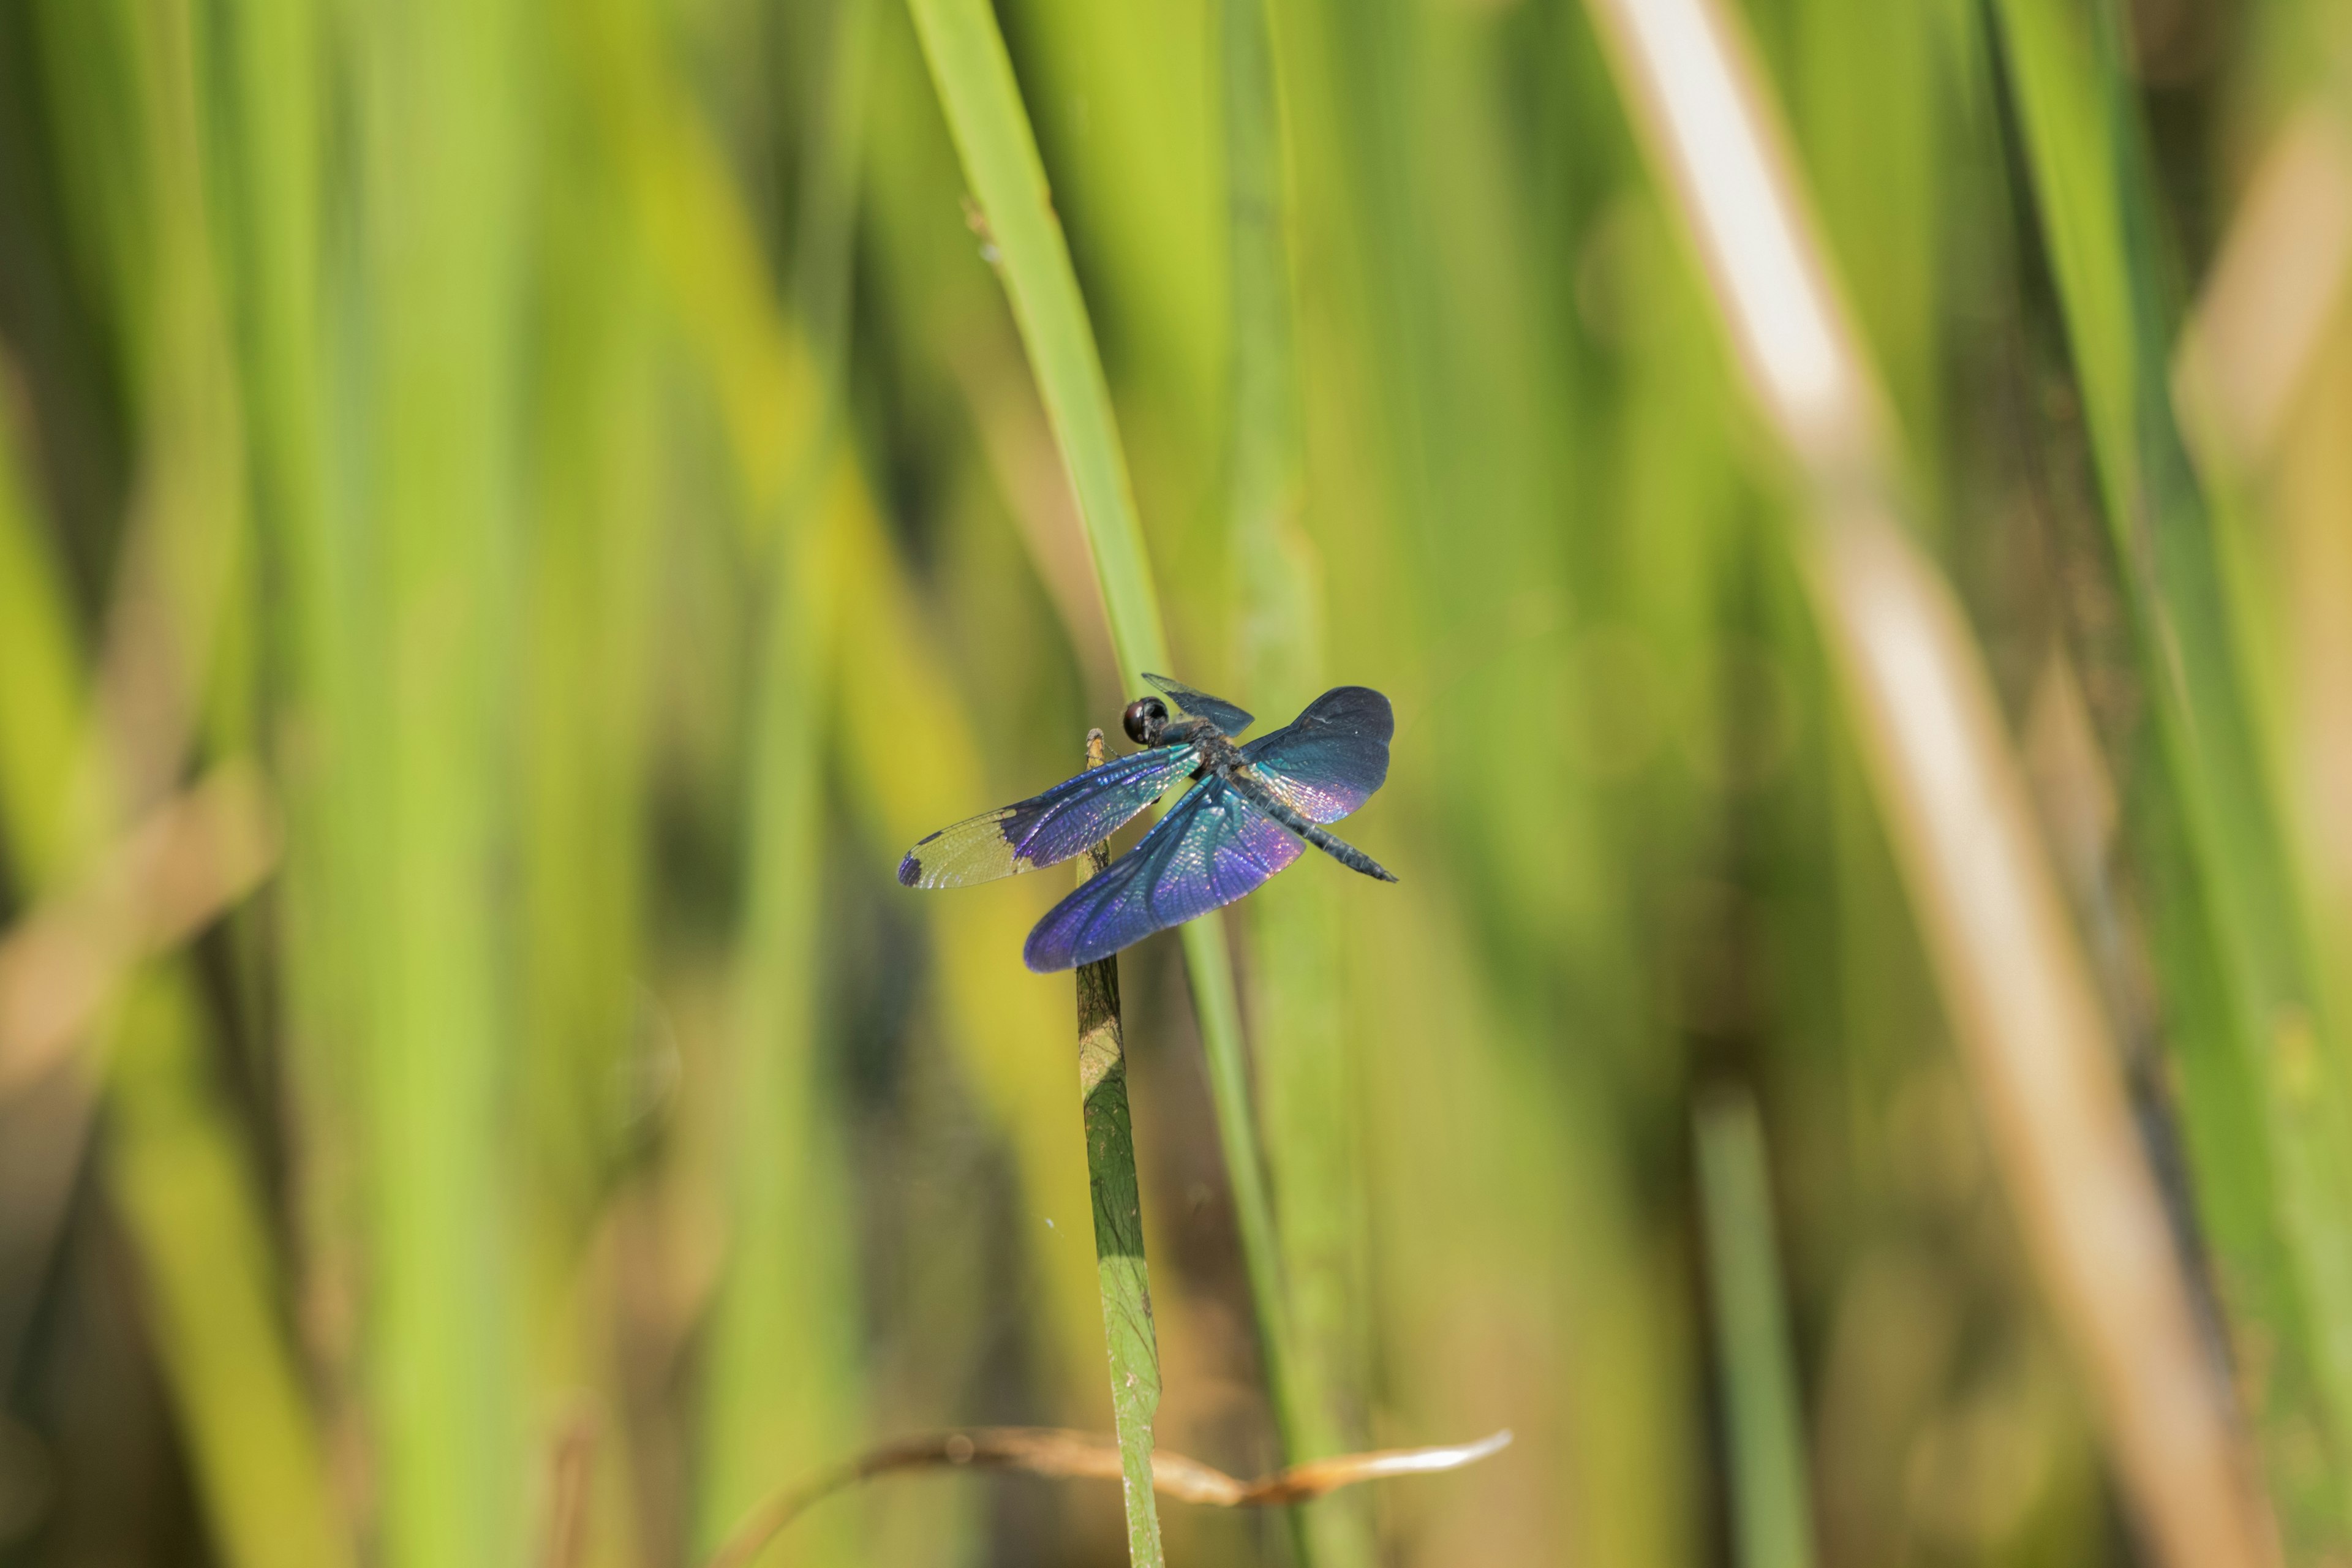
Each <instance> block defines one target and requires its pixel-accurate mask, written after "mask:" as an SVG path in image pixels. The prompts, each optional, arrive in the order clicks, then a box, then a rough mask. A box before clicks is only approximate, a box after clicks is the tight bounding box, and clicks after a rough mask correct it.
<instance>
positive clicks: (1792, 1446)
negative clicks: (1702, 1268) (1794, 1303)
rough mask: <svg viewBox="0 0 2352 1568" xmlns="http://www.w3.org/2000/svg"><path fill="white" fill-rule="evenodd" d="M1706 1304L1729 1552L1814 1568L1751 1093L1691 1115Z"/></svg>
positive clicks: (1761, 1563)
mask: <svg viewBox="0 0 2352 1568" xmlns="http://www.w3.org/2000/svg"><path fill="white" fill-rule="evenodd" d="M1696 1139H1697V1148H1698V1186H1699V1205H1700V1218H1701V1220H1702V1221H1703V1224H1704V1230H1705V1235H1706V1285H1707V1300H1708V1302H1709V1304H1710V1305H1711V1306H1712V1307H1713V1309H1714V1313H1715V1353H1716V1361H1717V1367H1718V1369H1719V1373H1720V1376H1721V1378H1722V1386H1723V1404H1724V1415H1725V1418H1726V1425H1727V1428H1728V1430H1729V1433H1730V1441H1729V1443H1728V1445H1727V1447H1728V1449H1729V1453H1730V1462H1731V1484H1732V1502H1733V1509H1732V1534H1733V1538H1734V1540H1735V1541H1736V1542H1738V1547H1737V1550H1736V1551H1735V1552H1734V1557H1735V1558H1736V1560H1737V1561H1738V1563H1740V1565H1741V1568H1811V1565H1812V1563H1813V1561H1814V1558H1813V1531H1812V1500H1811V1495H1810V1493H1809V1489H1808V1488H1807V1486H1806V1480H1805V1422H1804V1411H1803V1408H1802V1406H1801V1405H1800V1403H1799V1401H1798V1398H1797V1369H1796V1364H1795V1355H1794V1352H1793V1350H1792V1349H1791V1347H1790V1342H1789V1325H1788V1321H1787V1317H1786V1313H1785V1311H1784V1310H1783V1309H1782V1307H1781V1291H1780V1262H1779V1260H1778V1258H1777V1257H1776V1254H1775V1248H1774V1245H1773V1240H1772V1189H1771V1180H1770V1173H1769V1170H1768V1168H1767V1166H1766V1164H1765V1160H1764V1127H1763V1122H1762V1121H1761V1120H1760V1119H1759V1117H1758V1116H1757V1114H1756V1103H1755V1101H1754V1100H1750V1099H1748V1097H1747V1096H1746V1095H1745V1094H1738V1095H1732V1094H1722V1095H1718V1096H1717V1097H1716V1098H1713V1099H1710V1100H1706V1101H1705V1102H1704V1103H1702V1104H1701V1105H1700V1106H1699V1108H1698V1110H1697V1113H1696Z"/></svg>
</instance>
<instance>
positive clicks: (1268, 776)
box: [1242, 686, 1396, 822]
mask: <svg viewBox="0 0 2352 1568" xmlns="http://www.w3.org/2000/svg"><path fill="white" fill-rule="evenodd" d="M1395 730H1396V716H1395V714H1394V713H1393V712H1391V710H1390V708H1389V700H1388V699H1387V698H1385V697H1383V696H1381V694H1380V693H1379V692H1377V691H1375V690H1373V689H1371V688H1370V687H1369V686H1339V687H1334V688H1332V689H1330V690H1328V691H1327V692H1325V693H1324V694H1323V695H1322V696H1320V697H1318V698H1317V699H1316V700H1314V701H1312V702H1310V703H1308V704H1307V710H1306V711H1305V712H1303V713H1301V714H1299V716H1298V717H1297V719H1295V720H1293V721H1290V722H1289V723H1287V724H1285V725H1284V726H1283V727H1282V728H1281V729H1279V730H1276V731H1274V733H1272V734H1270V735H1262V736H1260V737H1259V738H1258V739H1256V740H1255V741H1252V742H1250V743H1249V744H1248V745H1246V746H1244V747H1243V748H1242V755H1243V756H1244V758H1246V759H1248V761H1249V763H1250V765H1251V766H1252V767H1254V768H1255V769H1256V770H1257V773H1258V777H1259V779H1260V780H1261V782H1263V783H1264V784H1265V786H1266V787H1267V788H1268V789H1270V790H1272V791H1273V792H1274V793H1275V794H1276V795H1280V796H1281V797H1282V801H1283V804H1284V805H1287V806H1289V807H1290V808H1291V809H1292V810H1293V811H1295V812H1297V813H1298V815H1299V816H1303V817H1305V818H1307V821H1309V822H1337V821H1339V819H1340V818H1341V817H1343V816H1347V815H1348V814H1349V812H1351V811H1353V810H1355V809H1356V808H1357V807H1358V806H1360V805H1363V804H1364V802H1366V801H1367V800H1370V798H1371V795H1372V792H1373V791H1374V790H1376V789H1378V788H1380V787H1381V784H1384V783H1386V782H1387V780H1388V776H1389V737H1390V735H1391V734H1392V733H1394V731H1395Z"/></svg>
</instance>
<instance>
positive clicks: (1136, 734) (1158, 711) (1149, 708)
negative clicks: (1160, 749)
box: [1120, 697, 1168, 746]
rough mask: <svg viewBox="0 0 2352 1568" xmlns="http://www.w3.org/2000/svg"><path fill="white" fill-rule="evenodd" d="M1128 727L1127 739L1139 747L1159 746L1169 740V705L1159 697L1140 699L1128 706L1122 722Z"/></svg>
mask: <svg viewBox="0 0 2352 1568" xmlns="http://www.w3.org/2000/svg"><path fill="white" fill-rule="evenodd" d="M1120 722H1121V723H1123V724H1125V725H1126V727H1127V738H1128V739H1129V740H1130V741H1132V742H1135V743H1136V744H1137V745H1139V746H1157V745H1159V744H1160V742H1162V741H1163V740H1165V739H1166V738H1167V734H1168V704H1166V703H1165V702H1162V701H1160V699H1158V698H1157V697H1139V698H1137V699H1136V700H1134V701H1132V702H1130V703H1129V704H1128V705H1127V713H1126V715H1125V717H1124V718H1122V719H1121V721H1120Z"/></svg>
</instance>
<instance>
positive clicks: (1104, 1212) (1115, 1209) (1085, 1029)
mask: <svg viewBox="0 0 2352 1568" xmlns="http://www.w3.org/2000/svg"><path fill="white" fill-rule="evenodd" d="M1106 760H1108V759H1107V753H1106V752H1105V750H1104V747H1103V738H1102V731H1099V730H1097V731H1094V732H1093V733H1091V734H1089V735H1088V736H1087V766H1088V767H1090V768H1095V767H1100V766H1101V765H1102V764H1103V763H1104V762H1105V761H1106ZM1109 865H1110V845H1109V844H1108V842H1105V843H1101V844H1097V845H1096V846H1095V847H1093V848H1091V849H1089V850H1088V851H1087V853H1086V855H1085V857H1084V858H1082V859H1080V861H1079V862H1078V881H1079V882H1080V883H1081V884H1084V883H1085V881H1086V880H1087V878H1089V877H1092V876H1096V875H1098V874H1099V873H1101V872H1102V871H1103V870H1105V869H1106V868H1108V866H1109ZM1077 979H1078V1098H1079V1100H1080V1103H1081V1105H1082V1107H1083V1109H1084V1110H1085V1117H1086V1129H1087V1188H1088V1190H1089V1191H1090V1192H1091V1193H1092V1194H1093V1196H1094V1211H1095V1275H1096V1279H1097V1283H1098V1285H1099V1286H1100V1288H1101V1290H1102V1310H1103V1342H1104V1345H1105V1348H1106V1349H1107V1350H1108V1352H1109V1356H1110V1408H1111V1416H1112V1420H1113V1422H1114V1424H1115V1425H1116V1426H1117V1429H1118V1466H1119V1474H1120V1480H1121V1482H1122V1486H1123V1489H1124V1492H1125V1496H1126V1500H1127V1558H1128V1562H1129V1563H1131V1564H1133V1568H1160V1563H1161V1561H1162V1560H1163V1559H1162V1554H1161V1552H1160V1503H1159V1500H1158V1497H1157V1496H1156V1494H1155V1493H1154V1492H1153V1491H1152V1489H1151V1447H1152V1443H1151V1420H1152V1416H1153V1415H1155V1414H1156V1413H1157V1412H1158V1410H1159V1408H1160V1342H1159V1339H1158V1337H1157V1335H1156V1334H1155V1333H1154V1331H1153V1329H1152V1324H1151V1275H1150V1268H1148V1267H1147V1266H1146V1264H1145V1262H1144V1259H1143V1195H1142V1190H1141V1188H1140V1186H1139V1184H1138V1183H1137V1180H1136V1174H1135V1129H1134V1124H1133V1121H1132V1120H1131V1118H1130V1117H1129V1112H1128V1104H1127V1042H1126V1039H1125V1037H1124V1033H1123V1031H1122V1028H1121V1026H1120V1022H1119V1015H1118V956H1117V955H1116V954H1114V955H1112V956H1111V957H1109V958H1106V959H1103V960H1101V961H1099V962H1098V963H1087V964H1082V965H1080V966H1079V968H1078V976H1077Z"/></svg>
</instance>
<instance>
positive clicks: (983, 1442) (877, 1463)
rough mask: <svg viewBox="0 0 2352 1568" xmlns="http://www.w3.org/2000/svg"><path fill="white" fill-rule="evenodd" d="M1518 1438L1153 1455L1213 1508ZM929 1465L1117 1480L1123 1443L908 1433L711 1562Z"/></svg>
mask: <svg viewBox="0 0 2352 1568" xmlns="http://www.w3.org/2000/svg"><path fill="white" fill-rule="evenodd" d="M1510 1441H1511V1435H1510V1433H1509V1432H1507V1431H1503V1432H1496V1433H1493V1434H1491V1435H1490V1436H1485V1437H1481V1438H1480V1439H1478V1440H1477V1441H1476V1442H1475V1443H1455V1444H1449V1445H1446V1446H1444V1447H1433V1448H1381V1449H1375V1450H1373V1451H1371V1452H1369V1453H1362V1454H1337V1455H1334V1456H1332V1457H1331V1458H1326V1459H1311V1460H1308V1461H1307V1463H1305V1464H1303V1465H1293V1466H1291V1467H1290V1468H1288V1469H1285V1470H1276V1471H1275V1472H1274V1473H1273V1474H1272V1475H1270V1476H1261V1477H1259V1478H1258V1479H1255V1480H1249V1481H1244V1480H1240V1479H1236V1478H1234V1477H1233V1476H1229V1475H1227V1474H1225V1473H1224V1472H1223V1470H1220V1469H1215V1468H1212V1467H1210V1466H1208V1465H1204V1464H1202V1463H1201V1461H1200V1460H1198V1459H1190V1458H1185V1457H1184V1456H1183V1455H1181V1454H1171V1453H1168V1452H1166V1451H1165V1450H1162V1451H1160V1452H1159V1453H1156V1454H1154V1455H1152V1457H1151V1489H1152V1490H1154V1491H1156V1492H1158V1493H1159V1494H1160V1496H1162V1497H1168V1498H1173V1499H1175V1500H1177V1501H1179V1502H1190V1503H1199V1504H1201V1505H1202V1506H1203V1507H1205V1508H1273V1507H1278V1506H1280V1505H1283V1504H1286V1503H1297V1502H1309V1501H1312V1500H1314V1499H1316V1498H1319V1497H1321V1496H1323V1495H1324V1494H1326V1493H1327V1492H1334V1491H1337V1490H1339V1489H1340V1488H1341V1487H1349V1486H1354V1485H1356V1484H1357V1483H1359V1482H1360V1481H1375V1480H1383V1479H1388V1478H1390V1477H1393V1476H1422V1475H1431V1474H1433V1473H1435V1472H1438V1471H1441V1470H1455V1469H1460V1468H1462V1467H1463V1466H1465V1465H1473V1464H1475V1463H1477V1462H1478V1461H1479V1460H1480V1459H1484V1458H1488V1457H1489V1456H1491V1455H1494V1454H1498V1453H1500V1452H1502V1450H1503V1449H1505V1448H1506V1447H1509V1446H1510ZM929 1469H982V1470H1018V1471H1021V1472H1022V1473H1024V1474H1025V1475H1033V1476H1044V1477H1046V1478H1048V1479H1054V1480H1085V1481H1116V1480H1118V1479H1119V1465H1118V1442H1117V1441H1116V1440H1114V1439H1112V1438H1110V1437H1108V1436H1103V1435H1102V1434H1100V1433H1095V1432H1073V1431H1070V1430H1067V1429H1066V1428H1063V1427H1058V1426H971V1427H965V1428H962V1429H961V1430H958V1431H952V1432H926V1433H923V1434H921V1435H920V1436H913V1437H901V1438H898V1440H896V1441H895V1442H889V1443H885V1444H883V1445H882V1446H880V1447H876V1448H870V1449H868V1450H866V1452H865V1453H863V1454H860V1455H859V1456H858V1457H857V1458H854V1459H852V1460H850V1461H849V1462H848V1463H846V1464H845V1465H842V1466H840V1467H839V1468H835V1469H833V1470H830V1471H827V1472H826V1473H825V1474H824V1475H821V1476H818V1477H817V1478H815V1479H814V1480H810V1481H806V1482H803V1484H802V1485H800V1486H797V1487H793V1488H792V1489H788V1490H785V1491H782V1492H778V1493H777V1494H776V1495H775V1496H774V1497H772V1498H771V1499H769V1500H767V1501H766V1502H764V1503H762V1504H761V1505H760V1506H759V1507H758V1508H757V1509H755V1510H752V1512H751V1515H750V1517H748V1518H747V1519H745V1520H744V1521H743V1523H742V1525H741V1526H740V1528H738V1529H737V1531H735V1533H734V1534H733V1535H731V1536H730V1537H729V1538H728V1540H727V1543H726V1544H725V1545H724V1546H721V1547H720V1548H719V1551H718V1552H717V1553H716V1554H715V1555H714V1556H713V1557H712V1558H711V1559H710V1562H709V1568H747V1565H748V1564H749V1563H751V1561H752V1559H754V1558H755V1557H757V1556H758V1555H759V1554H760V1552H761V1549H762V1548H764V1547H765V1546H766V1545H767V1544H768V1543H769V1542H771V1541H772V1540H774V1539H775V1537H776V1535H777V1533H778V1532H779V1531H782V1530H783V1529H784V1527H785V1526H787V1525H789V1524H791V1523H792V1521H793V1520H795V1519H797V1518H799V1517H800V1516H801V1515H802V1514H803V1513H804V1512H806V1511H807V1510H808V1509H809V1508H810V1507H811V1506H813V1505H814V1504H815V1503H818V1502H820V1501H822V1500H824V1499H825V1498H828V1497H831V1496H832V1495H833V1494H834V1493H835V1492H837V1491H840V1490H842V1489H845V1488H847V1487H852V1486H855V1485H856V1484H857V1483H858V1482H860V1481H864V1480H870V1479H873V1478H874V1477H876V1476H885V1475H890V1474H892V1473H894V1472H896V1471H899V1470H929Z"/></svg>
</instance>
